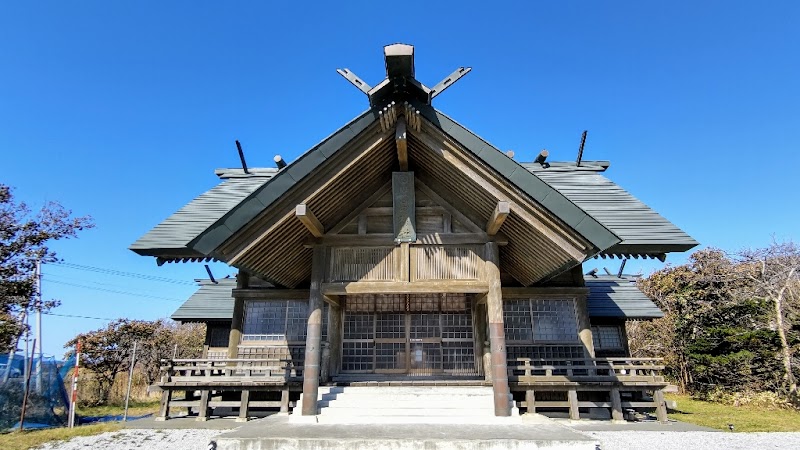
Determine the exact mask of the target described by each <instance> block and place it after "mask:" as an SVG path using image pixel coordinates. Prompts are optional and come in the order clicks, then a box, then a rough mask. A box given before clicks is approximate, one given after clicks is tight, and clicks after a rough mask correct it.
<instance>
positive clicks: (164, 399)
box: [156, 380, 191, 422]
mask: <svg viewBox="0 0 800 450" xmlns="http://www.w3.org/2000/svg"><path fill="white" fill-rule="evenodd" d="M162 381H164V380H162ZM171 401H172V389H169V388H162V391H161V407H160V408H159V411H158V417H156V422H163V421H165V420H167V419H169V402H171ZM189 410H190V411H191V408H189Z"/></svg>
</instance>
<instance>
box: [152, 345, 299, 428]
mask: <svg viewBox="0 0 800 450" xmlns="http://www.w3.org/2000/svg"><path fill="white" fill-rule="evenodd" d="M302 368H303V361H298V360H292V359H281V358H233V359H232V358H221V359H216V358H205V359H171V360H162V361H161V371H162V376H161V381H160V382H159V383H156V385H155V386H156V387H157V388H158V389H160V390H161V392H162V394H161V408H160V412H159V415H158V417H157V418H156V420H166V419H168V418H169V410H170V407H185V408H189V410H190V411H191V410H192V408H196V409H197V411H198V417H197V420H207V419H208V416H209V412H210V410H211V409H212V408H215V407H238V408H239V420H247V416H248V410H249V408H251V407H266V408H272V407H274V408H280V411H281V412H288V411H289V407H290V406H292V404H291V402H290V401H289V390H290V384H294V385H296V386H299V384H300V383H301V382H302V376H301V375H300V373H302ZM297 389H299V387H298V388H297ZM174 391H184V392H185V393H186V396H185V398H184V399H176V400H173V399H172V394H173V392H174ZM251 391H279V392H281V400H280V401H251V400H250V393H251ZM198 392H199V394H200V396H199V398H197V393H198ZM222 392H235V393H239V394H240V399H239V400H234V401H225V400H223V398H222V396H221V393H222ZM215 394H217V395H220V399H217V400H214V399H213V398H212V396H213V395H215Z"/></svg>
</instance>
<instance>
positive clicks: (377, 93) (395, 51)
mask: <svg viewBox="0 0 800 450" xmlns="http://www.w3.org/2000/svg"><path fill="white" fill-rule="evenodd" d="M383 58H384V61H385V63H386V78H385V79H384V80H383V81H381V82H380V83H378V85H376V86H375V87H372V86H370V85H369V84H367V83H365V82H364V81H363V80H362V79H361V78H359V77H358V76H357V75H356V74H354V73H353V72H351V71H350V70H349V69H336V71H337V72H339V74H340V75H341V76H343V77H345V79H347V81H349V82H350V83H352V84H353V86H355V87H356V88H358V90H360V91H361V92H363V93H364V94H366V95H367V97H369V104H370V106H372V107H378V106H380V105H383V104H385V103H386V102H387V101H389V100H395V101H397V100H409V99H414V100H418V101H420V102H422V103H423V104H425V105H430V104H431V101H433V98H434V97H436V96H437V95H439V94H441V93H442V92H444V90H445V89H447V88H448V87H450V86H452V85H453V84H455V82H456V81H458V80H459V79H460V78H461V77H463V76H464V75H466V74H468V73H469V72H470V71H471V70H472V68H471V67H459V68H458V69H456V70H455V71H454V72H453V73H451V74H450V75H449V76H447V77H446V78H445V79H443V80H442V81H440V82H439V83H438V84H436V86H434V87H433V88H429V87H427V86H425V85H424V84H422V83H421V82H419V81H418V80H417V79H416V78H415V75H414V74H415V71H414V46H413V45H408V44H391V45H387V46H385V47H383Z"/></svg>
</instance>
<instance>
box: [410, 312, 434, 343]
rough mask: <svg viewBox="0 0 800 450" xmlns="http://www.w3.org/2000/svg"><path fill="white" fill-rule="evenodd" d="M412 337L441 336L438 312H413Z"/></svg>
mask: <svg viewBox="0 0 800 450" xmlns="http://www.w3.org/2000/svg"><path fill="white" fill-rule="evenodd" d="M409 337H410V338H411V339H422V338H438V337H441V327H440V325H439V314H438V313H423V314H411V334H410V336H409Z"/></svg>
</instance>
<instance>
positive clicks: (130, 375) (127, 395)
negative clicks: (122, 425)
mask: <svg viewBox="0 0 800 450" xmlns="http://www.w3.org/2000/svg"><path fill="white" fill-rule="evenodd" d="M237 142H238V141H237ZM136 344H138V342H135V341H134V343H133V355H131V370H130V372H128V390H127V391H126V392H125V415H123V416H122V421H123V422H127V421H128V401H129V400H130V399H131V384H133V367H134V366H135V365H136Z"/></svg>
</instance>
